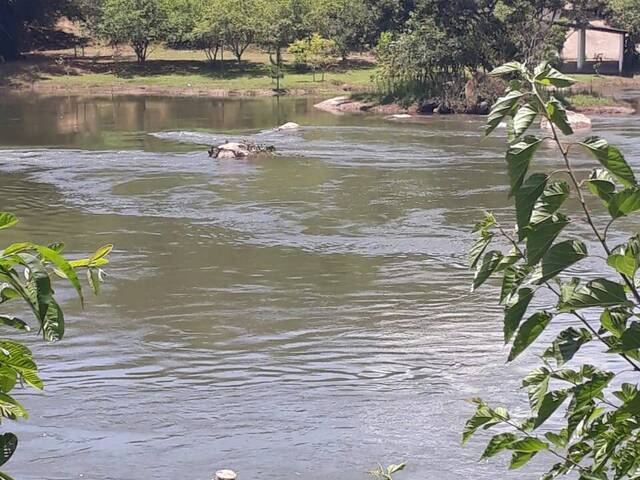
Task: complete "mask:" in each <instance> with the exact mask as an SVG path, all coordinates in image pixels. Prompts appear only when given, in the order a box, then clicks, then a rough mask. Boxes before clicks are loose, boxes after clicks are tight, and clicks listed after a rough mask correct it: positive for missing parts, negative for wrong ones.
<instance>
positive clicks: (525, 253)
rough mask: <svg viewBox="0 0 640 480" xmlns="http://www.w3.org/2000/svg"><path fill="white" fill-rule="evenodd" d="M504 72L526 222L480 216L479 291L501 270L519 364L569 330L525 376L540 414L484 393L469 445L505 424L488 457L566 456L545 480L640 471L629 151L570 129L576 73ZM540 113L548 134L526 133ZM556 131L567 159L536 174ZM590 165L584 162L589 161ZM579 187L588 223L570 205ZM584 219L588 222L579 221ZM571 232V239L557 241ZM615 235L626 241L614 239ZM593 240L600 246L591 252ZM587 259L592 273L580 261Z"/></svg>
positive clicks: (637, 194)
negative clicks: (596, 354) (497, 402)
mask: <svg viewBox="0 0 640 480" xmlns="http://www.w3.org/2000/svg"><path fill="white" fill-rule="evenodd" d="M493 74H494V75H500V76H506V77H507V78H510V79H511V82H510V83H509V88H508V89H507V91H506V93H505V95H504V96H503V97H502V98H500V99H499V100H498V101H497V102H496V104H495V105H494V107H493V109H492V111H491V113H490V115H489V117H488V122H487V130H486V133H487V134H489V133H491V132H492V131H493V130H494V129H495V128H496V127H497V126H498V125H499V124H500V123H501V122H505V121H506V122H507V124H508V129H507V135H508V142H509V145H508V147H507V152H506V160H507V172H508V175H509V184H510V185H509V186H510V194H511V196H512V197H513V198H514V199H515V218H516V225H515V227H514V228H513V229H510V228H509V227H508V226H507V225H506V224H505V223H503V220H502V219H500V218H498V217H497V216H495V215H493V214H492V213H488V214H486V216H485V218H484V219H482V220H481V221H479V222H478V224H477V225H476V227H475V229H474V231H475V233H476V234H477V241H476V243H475V244H474V246H473V247H472V249H471V251H470V255H469V260H470V264H471V267H472V268H473V269H474V270H475V276H474V279H473V289H478V288H479V287H481V286H482V285H483V284H485V283H486V282H487V281H488V280H489V279H492V278H496V279H497V278H501V289H500V292H499V303H500V305H502V306H503V307H504V339H505V343H507V344H509V343H510V344H511V351H510V353H509V357H508V361H513V360H515V359H516V358H518V357H519V356H520V355H521V354H522V353H523V352H524V351H525V350H527V349H528V348H530V347H532V345H534V343H535V342H536V340H538V339H539V338H540V337H541V335H542V334H543V332H545V330H547V327H548V326H549V325H550V324H551V323H552V322H553V323H555V324H556V325H557V326H559V327H560V326H561V328H562V330H561V331H560V333H559V334H558V335H557V336H556V337H555V339H554V340H552V342H551V345H550V346H549V347H548V348H546V349H545V350H542V354H541V357H540V358H541V360H542V363H543V365H542V366H540V367H539V368H537V369H535V370H534V371H532V372H531V373H530V374H528V375H527V376H526V377H525V378H524V379H523V382H522V384H523V387H524V388H526V389H527V391H528V397H529V404H530V410H531V412H530V414H527V415H526V417H525V418H523V419H518V418H515V417H514V416H513V415H512V414H510V413H509V411H508V410H506V409H505V408H502V407H499V408H494V407H491V406H489V405H488V404H487V403H486V402H485V401H483V400H481V399H475V400H474V402H475V404H476V406H477V408H476V412H475V414H474V416H473V417H472V418H470V419H469V421H468V422H467V424H466V426H465V429H464V433H463V442H466V441H467V440H468V439H469V438H470V437H471V436H472V435H473V434H474V433H475V432H476V431H477V430H478V429H480V428H482V429H485V430H486V429H490V428H493V427H498V428H499V429H500V433H498V434H496V435H494V436H493V437H492V438H491V440H490V441H489V444H488V446H487V447H486V449H485V451H484V453H483V454H482V458H489V457H493V456H495V455H497V454H498V453H500V452H503V451H508V452H511V464H510V468H511V469H517V468H520V467H522V466H524V465H525V464H527V463H528V462H529V461H530V460H531V459H532V458H533V457H534V456H536V455H538V454H540V455H547V456H548V457H549V458H550V459H552V460H553V461H555V462H556V463H555V464H553V465H552V466H551V468H550V470H549V471H548V472H547V473H546V474H545V475H543V476H542V477H541V478H542V479H546V480H550V479H554V478H557V477H559V476H564V475H571V478H580V479H581V480H596V479H597V480H607V479H616V480H617V479H627V478H628V479H633V478H638V473H639V472H640V391H639V390H638V385H637V378H638V374H639V373H640V322H638V316H637V311H638V307H639V306H640V292H639V290H638V284H639V283H638V276H637V273H638V269H639V267H640V235H638V234H635V235H633V236H632V237H631V238H629V239H627V240H626V241H625V240H622V238H623V236H622V235H621V234H622V233H623V232H614V231H613V227H614V226H615V224H616V222H617V221H620V219H622V218H625V217H631V216H632V215H637V214H638V212H640V185H639V184H638V182H637V180H636V176H635V174H634V172H633V170H632V169H631V167H630V166H629V164H628V163H627V162H626V160H625V158H624V156H623V154H622V152H620V150H618V149H617V148H616V147H614V146H613V145H610V144H609V143H608V142H607V141H606V140H604V139H602V138H599V137H595V136H591V137H588V138H585V139H583V140H581V141H577V140H574V139H573V138H572V137H571V135H573V133H574V132H573V129H572V127H571V124H570V122H569V120H568V116H567V112H566V111H565V110H564V108H563V106H562V104H561V103H560V101H559V100H558V99H557V98H556V96H555V95H556V94H555V93H554V90H553V89H557V88H567V87H569V86H571V85H572V84H573V80H572V79H570V78H569V77H567V76H565V75H563V74H562V73H560V72H559V71H557V70H555V69H554V68H552V67H550V66H549V65H548V64H546V63H543V64H540V65H539V66H538V67H536V68H535V70H534V71H531V70H529V69H528V68H526V67H525V66H524V65H523V64H521V63H517V62H510V63H507V64H505V65H503V66H501V67H499V68H497V69H496V70H494V72H493ZM538 117H542V118H543V119H544V120H545V121H546V122H547V124H548V126H549V127H548V130H549V131H548V133H544V136H543V137H540V136H534V135H526V134H527V132H528V129H529V127H531V126H532V125H534V123H535V121H536V119H537V118H538ZM545 139H547V140H549V141H550V142H551V143H552V144H553V145H554V146H555V147H556V148H557V150H558V154H559V155H558V158H559V164H558V165H557V168H556V166H554V167H551V168H554V171H553V172H550V173H542V172H536V173H531V174H529V166H530V164H531V162H532V159H533V157H534V155H535V152H536V151H537V149H539V148H540V147H541V146H542V143H543V142H544V141H545ZM578 149H580V150H582V151H584V152H585V153H586V154H588V155H591V156H592V157H593V159H594V168H593V170H592V171H591V173H590V174H587V175H586V176H583V174H581V173H579V172H578V171H577V170H576V167H575V164H574V163H573V160H572V156H573V153H574V152H575V151H576V150H578ZM580 164H581V165H580V167H581V168H584V162H583V161H582V160H581V161H580ZM572 195H573V196H574V197H575V199H576V200H577V204H578V205H579V208H580V215H579V217H580V220H577V219H576V220H571V219H570V218H569V217H568V216H567V215H566V214H564V213H562V212H561V210H562V208H563V205H564V203H565V202H566V201H567V200H568V199H569V198H570V197H571V196H572ZM588 197H593V200H595V202H596V203H592V202H591V201H590V200H591V199H590V198H588ZM594 204H600V205H601V207H600V208H599V209H598V210H605V211H606V212H608V216H609V217H610V219H609V220H608V221H606V222H604V223H603V224H600V223H601V222H598V221H596V220H597V217H596V216H595V215H594V213H593V211H592V205H594ZM602 207H604V208H602ZM578 222H580V224H581V225H580V227H579V228H574V229H572V228H571V227H572V226H576V224H577V223H578ZM586 232H588V234H587V233H586ZM561 235H564V239H562V240H560V241H558V240H557V239H558V238H559V237H560V236H561ZM614 238H615V239H617V240H616V242H618V241H619V242H621V243H619V244H618V245H615V244H612V241H613V239H614ZM587 239H590V240H592V242H593V244H595V245H596V248H597V250H598V252H597V253H592V254H590V252H589V249H590V246H588V244H587V243H586V240H587ZM586 264H588V265H589V267H588V269H587V270H584V269H581V270H575V269H574V268H573V267H575V266H576V265H586ZM581 272H587V273H581ZM588 344H589V345H592V344H593V347H594V348H597V347H599V348H600V349H601V350H602V351H603V352H604V353H605V354H607V355H609V356H611V357H615V359H617V361H611V360H615V359H614V358H612V359H611V360H609V359H605V360H604V361H602V362H601V363H602V364H601V365H593V364H582V365H580V364H579V363H578V362H576V359H577V358H579V357H577V356H576V354H577V353H578V352H579V351H580V349H581V348H583V347H584V346H585V345H588ZM583 358H584V357H583ZM586 358H589V357H586ZM591 358H593V357H591ZM576 363H577V364H576ZM560 412H564V420H562V427H561V428H553V426H552V425H550V423H549V422H548V420H549V418H551V417H552V416H553V418H554V419H556V421H557V422H560V419H561V418H562V417H561V416H560V415H559V413H560ZM554 425H557V423H554ZM542 427H544V428H542ZM541 430H542V431H541Z"/></svg>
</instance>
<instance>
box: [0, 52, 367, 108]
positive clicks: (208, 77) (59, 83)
mask: <svg viewBox="0 0 640 480" xmlns="http://www.w3.org/2000/svg"><path fill="white" fill-rule="evenodd" d="M285 61H286V65H285V69H284V78H283V79H282V80H281V87H282V88H283V89H285V90H286V91H287V92H288V93H291V94H325V93H327V94H328V93H336V94H337V93H344V92H354V91H355V92H358V91H366V90H368V89H369V88H371V75H372V74H373V72H374V70H375V66H374V64H373V62H372V59H370V58H366V57H353V58H352V59H350V60H349V61H347V62H340V63H337V64H336V65H335V66H334V67H332V68H331V69H330V70H329V71H327V72H326V74H325V78H324V81H319V77H320V76H319V75H318V76H317V78H318V81H314V80H313V76H312V74H311V73H310V72H299V71H296V70H295V69H294V68H293V67H292V66H291V63H292V62H291V59H290V58H285ZM0 79H1V80H0V85H2V86H4V87H5V88H10V89H16V90H19V89H34V90H36V91H42V92H48V93H56V92H60V93H69V92H73V93H112V92H124V93H157V94H179V95H188V94H194V95H214V96H225V95H269V94H273V89H274V88H275V84H274V81H273V79H272V78H271V76H270V68H269V58H268V55H267V54H265V53H263V52H259V51H252V52H247V54H246V55H245V56H244V57H243V60H242V62H240V63H238V62H237V61H236V60H235V59H233V58H232V57H231V56H230V54H229V53H227V54H226V55H225V59H224V61H220V60H218V61H216V62H210V61H208V60H207V59H206V58H205V55H204V53H203V52H200V51H192V50H170V49H166V48H160V47H159V48H157V49H155V50H154V52H153V53H152V55H151V57H150V58H149V60H147V62H146V63H145V64H144V65H140V64H138V63H137V62H136V61H135V56H134V55H133V52H131V51H130V50H128V49H124V50H119V51H114V50H113V49H111V48H109V47H94V48H91V49H87V50H86V51H85V55H84V56H81V54H80V52H78V56H75V55H74V51H73V50H61V51H46V52H39V53H38V54H31V55H28V56H27V58H26V59H25V60H22V61H19V62H12V63H7V64H3V65H0Z"/></svg>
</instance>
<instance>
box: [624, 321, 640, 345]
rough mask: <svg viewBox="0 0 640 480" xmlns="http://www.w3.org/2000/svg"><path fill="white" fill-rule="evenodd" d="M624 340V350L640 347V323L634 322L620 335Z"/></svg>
mask: <svg viewBox="0 0 640 480" xmlns="http://www.w3.org/2000/svg"><path fill="white" fill-rule="evenodd" d="M620 340H621V341H622V350H623V351H628V350H635V349H637V348H640V323H638V322H632V323H631V325H629V328H627V329H626V330H625V331H624V332H622V335H621V336H620Z"/></svg>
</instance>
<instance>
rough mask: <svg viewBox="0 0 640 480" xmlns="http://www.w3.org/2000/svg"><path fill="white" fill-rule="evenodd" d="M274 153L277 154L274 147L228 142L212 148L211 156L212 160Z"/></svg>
mask: <svg viewBox="0 0 640 480" xmlns="http://www.w3.org/2000/svg"><path fill="white" fill-rule="evenodd" d="M273 152H275V147H273V146H272V145H256V144H252V143H239V142H227V143H223V144H222V145H218V146H217V147H211V149H210V150H209V156H210V157H211V158H246V157H248V156H250V155H257V154H260V153H273Z"/></svg>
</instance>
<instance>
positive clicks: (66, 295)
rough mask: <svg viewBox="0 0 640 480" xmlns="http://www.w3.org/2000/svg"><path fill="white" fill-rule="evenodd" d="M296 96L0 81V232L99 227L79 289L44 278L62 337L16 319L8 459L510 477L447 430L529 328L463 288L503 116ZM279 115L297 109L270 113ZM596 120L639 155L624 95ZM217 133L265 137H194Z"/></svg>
mask: <svg viewBox="0 0 640 480" xmlns="http://www.w3.org/2000/svg"><path fill="white" fill-rule="evenodd" d="M313 103H314V99H306V98H303V99H293V98H288V99H280V100H278V99H273V98H262V99H246V100H237V99H236V100H234V99H229V100H218V99H198V98H153V97H114V98H80V97H49V98H47V97H37V96H25V95H23V96H4V97H0V175H1V178H2V189H1V190H0V210H4V211H11V212H14V213H15V214H17V215H18V216H19V217H20V218H21V220H22V221H21V223H20V225H19V227H17V228H14V229H11V230H6V231H3V232H2V234H1V235H0V237H1V238H0V240H1V241H2V244H3V245H4V244H7V243H8V242H10V241H16V240H20V239H26V238H28V239H32V240H35V241H39V242H52V241H57V240H64V241H65V242H66V243H67V253H68V254H69V255H71V256H75V255H79V254H81V253H82V252H87V251H91V250H93V249H95V248H96V247H97V246H99V245H101V244H104V243H114V244H115V245H116V248H115V250H114V252H113V254H112V256H111V261H112V263H111V265H110V266H109V267H108V273H109V278H108V281H107V283H106V285H105V286H104V287H103V292H102V294H101V295H100V296H99V297H97V298H94V297H91V298H89V301H88V302H87V308H86V309H85V311H81V310H80V308H79V306H78V302H77V301H76V300H75V299H74V298H73V295H72V292H71V291H70V289H69V288H67V287H63V286H62V285H60V287H59V290H58V294H59V295H60V296H61V298H62V299H63V302H62V303H63V307H64V308H65V311H66V313H67V317H68V325H69V326H68V331H67V336H66V338H65V339H64V340H63V341H62V342H60V343H57V344H54V345H43V344H41V343H40V342H38V341H37V339H34V338H32V339H31V341H30V343H31V345H32V346H33V348H34V350H35V355H36V357H37V360H38V362H39V363H40V365H41V366H42V376H43V378H44V379H45V381H46V390H45V392H44V393H42V394H39V393H34V392H33V391H26V390H25V391H21V392H20V393H19V395H18V396H19V398H20V400H21V401H22V402H23V403H24V404H25V405H26V406H27V407H28V409H29V410H30V412H31V418H30V419H29V420H28V421H27V422H20V424H19V425H17V426H16V428H15V429H14V430H15V431H16V432H18V433H19V435H20V439H21V443H20V447H19V449H18V452H17V453H16V455H15V457H14V458H13V459H12V460H11V462H10V463H8V464H7V465H6V470H7V472H8V473H11V474H12V475H13V476H15V477H16V478H17V479H21V480H41V479H48V480H58V479H59V480H63V479H64V480H68V479H75V478H86V479H92V480H106V479H113V480H149V479H170V478H181V479H185V480H208V479H209V478H211V476H212V475H213V473H214V472H215V471H216V470H217V469H219V468H223V467H226V468H232V469H234V470H236V471H237V472H238V473H239V480H256V479H264V478H272V477H273V478H279V479H284V480H291V479H297V478H300V479H304V480H320V479H323V480H325V479H338V478H339V479H341V480H358V479H366V478H367V474H366V471H367V470H368V469H370V468H372V467H375V466H376V464H377V463H378V462H379V463H384V464H387V463H396V462H399V461H402V460H404V461H407V462H408V467H407V471H406V472H404V473H400V474H398V475H397V479H398V480H403V479H407V480H409V479H434V480H459V479H474V480H475V479H479V480H489V479H494V478H504V479H519V478H523V474H522V473H521V472H515V473H513V472H512V473H507V472H506V468H505V464H506V462H505V459H502V460H498V461H496V462H492V463H489V464H485V463H478V462H477V459H478V457H479V456H480V453H481V449H482V447H483V444H482V442H481V441H480V440H474V441H472V442H470V444H469V446H467V447H464V448H463V447H461V445H460V437H461V431H462V428H463V425H464V421H465V419H466V418H467V417H468V416H469V415H470V414H471V413H472V410H473V408H472V406H471V405H470V404H469V403H468V402H467V400H468V399H469V398H471V397H474V396H478V395H481V396H483V397H485V398H487V399H489V400H492V401H495V402H498V403H500V404H504V405H508V406H510V407H513V409H514V411H515V412H516V413H525V409H526V394H525V393H524V392H522V391H519V382H520V378H521V376H522V375H523V374H524V373H526V372H527V371H528V370H529V369H531V368H532V367H533V366H534V365H536V363H537V361H536V359H535V357H534V356H533V353H539V351H540V350H541V349H542V348H543V346H544V342H540V343H539V344H538V346H537V349H536V348H534V349H533V352H532V353H529V354H526V355H523V356H522V358H521V359H519V360H518V361H517V362H515V363H514V364H509V365H506V364H505V359H506V354H507V353H508V350H507V349H505V348H504V347H503V344H502V333H501V332H502V327H501V321H502V319H501V313H500V309H499V308H498V307H497V306H496V305H495V297H494V296H493V293H495V287H489V288H488V289H486V290H484V291H480V292H478V293H474V294H471V293H470V292H469V284H470V280H471V274H470V273H469V272H468V270H467V267H466V264H467V262H466V252H467V250H468V248H469V246H470V245H471V242H472V237H471V235H470V233H469V232H470V228H471V226H472V225H473V223H474V222H475V221H476V220H477V219H478V218H479V216H481V215H482V212H483V211H484V210H487V209H492V210H495V211H496V212H497V213H498V214H501V215H506V216H510V213H509V212H510V209H509V207H508V203H507V190H506V188H505V184H506V183H507V182H506V176H505V173H504V170H505V168H504V158H503V150H504V137H503V135H504V133H498V134H497V136H496V137H494V138H489V139H483V138H482V126H483V119H482V118H474V117H462V116H451V117H433V118H428V119H425V120H424V121H422V122H420V123H414V124H411V123H402V122H393V121H388V120H385V119H383V118H379V117H373V116H358V115H345V116H333V115H330V114H328V113H323V112H319V111H316V110H314V109H313V107H312V105H313ZM286 121H294V122H297V123H300V124H301V125H303V128H302V129H301V130H300V131H299V132H279V133H275V132H273V131H270V130H269V129H271V128H273V127H275V126H277V125H279V124H281V123H284V122H286ZM594 130H596V131H597V132H598V133H601V134H602V135H604V136H605V137H607V138H608V139H610V140H611V141H613V142H615V143H617V144H619V145H620V146H621V147H623V149H624V150H625V151H626V153H627V156H628V158H629V159H630V162H631V163H632V164H633V165H634V167H635V168H639V167H640V122H639V121H638V117H626V118H604V119H598V120H596V121H595V122H594ZM237 138H252V139H255V140H257V141H260V142H263V143H273V144H275V145H276V147H277V148H278V152H279V153H278V155H277V156H275V157H273V158H262V159H260V160H248V161H230V160H211V159H209V158H208V156H207V154H206V151H205V149H206V147H205V146H204V145H208V144H212V143H216V142H221V141H223V140H225V139H237ZM587 160H588V159H587V158H586V157H579V158H578V160H577V162H578V165H579V166H582V165H585V164H586V161H587ZM555 161H556V159H555V157H554V154H553V150H551V149H543V150H541V159H540V160H539V161H538V162H537V164H536V165H537V167H539V168H545V169H547V168H550V167H551V165H552V163H553V162H555ZM575 208H576V205H575V204H573V203H570V204H569V210H570V211H572V210H574V209H575ZM605 215H606V212H604V210H602V209H599V210H597V213H596V220H597V221H602V220H603V219H604V218H605ZM621 226H622V227H623V228H624V229H626V230H627V231H634V230H637V224H635V225H634V224H632V223H630V222H627V223H624V222H623V223H621ZM577 228H578V230H577V231H575V232H574V233H575V234H576V235H578V236H583V237H585V238H587V237H586V235H587V230H586V229H584V228H582V227H577ZM594 249H595V247H594ZM581 268H582V269H584V271H585V273H588V270H589V269H594V268H596V265H595V264H587V265H583V266H581ZM567 321H568V320H567ZM561 327H562V322H561V321H560V322H558V323H557V324H555V325H554V326H553V327H552V329H551V332H549V334H547V335H546V336H545V339H547V340H548V339H549V338H550V335H551V334H552V333H553V332H557V331H558V330H559V329H560V328H561ZM587 354H588V355H589V357H590V358H591V361H597V359H601V358H602V354H601V353H600V352H599V351H598V350H597V349H592V350H589V349H587ZM594 358H595V359H596V360H594ZM7 427H8V426H7ZM11 427H13V425H12V426H11ZM540 468H541V464H540V463H538V462H534V463H533V464H532V466H531V467H530V468H529V470H527V472H529V474H530V477H532V478H533V473H535V472H538V471H539V470H540Z"/></svg>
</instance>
